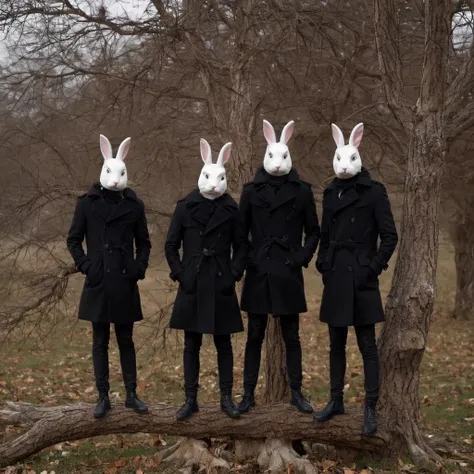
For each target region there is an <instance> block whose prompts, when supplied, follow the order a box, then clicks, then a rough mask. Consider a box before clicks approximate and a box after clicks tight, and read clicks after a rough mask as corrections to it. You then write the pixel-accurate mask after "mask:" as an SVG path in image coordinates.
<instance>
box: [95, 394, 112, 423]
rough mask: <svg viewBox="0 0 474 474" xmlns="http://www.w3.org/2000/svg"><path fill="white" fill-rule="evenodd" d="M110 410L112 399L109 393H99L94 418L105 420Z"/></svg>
mask: <svg viewBox="0 0 474 474" xmlns="http://www.w3.org/2000/svg"><path fill="white" fill-rule="evenodd" d="M109 410H110V399H109V393H108V392H100V393H99V401H98V403H97V406H96V407H95V408H94V418H104V416H105V415H106V414H107V412H108V411H109Z"/></svg>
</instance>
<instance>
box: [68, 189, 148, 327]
mask: <svg viewBox="0 0 474 474" xmlns="http://www.w3.org/2000/svg"><path fill="white" fill-rule="evenodd" d="M84 237H85V238H86V244H87V254H86V253H85V252H84V249H83V248H82V242H83V240H84ZM134 242H135V248H136V256H135V255H134ZM67 246H68V249H69V252H70V253H71V255H72V258H73V259H74V263H75V265H76V268H77V269H78V270H79V271H80V272H82V273H84V274H85V275H87V278H86V280H85V282H84V288H83V290H82V295H81V301H80V303H79V319H83V320H86V321H92V322H95V323H107V322H108V323H120V324H124V323H131V322H134V321H140V320H141V319H143V315H142V309H141V304H140V293H139V291H138V285H137V281H138V280H140V279H143V278H145V271H146V268H147V266H148V258H149V256H150V249H151V244H150V238H149V235H148V229H147V223H146V218H145V206H144V205H143V202H142V201H141V200H140V199H139V198H138V197H137V195H136V194H135V193H134V192H133V191H132V190H131V189H129V188H126V189H125V190H124V191H123V199H122V200H121V201H120V202H119V203H118V204H113V203H108V202H107V201H106V199H105V198H104V194H103V192H102V189H101V186H100V185H99V184H98V185H94V186H92V188H91V189H90V190H89V192H88V193H87V194H85V195H84V196H81V197H80V198H79V199H78V201H77V205H76V211H75V213H74V217H73V220H72V224H71V229H70V230H69V235H68V238H67Z"/></svg>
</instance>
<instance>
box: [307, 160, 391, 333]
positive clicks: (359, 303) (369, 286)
mask: <svg viewBox="0 0 474 474" xmlns="http://www.w3.org/2000/svg"><path fill="white" fill-rule="evenodd" d="M339 184H341V185H343V186H345V188H344V190H343V188H339V187H338V179H337V178H336V179H335V180H333V181H332V182H331V183H330V184H329V186H328V187H327V188H326V189H325V191H324V196H323V217H322V224H321V242H320V246H319V252H318V258H317V261H316V267H317V269H318V270H319V272H321V273H322V274H323V282H324V290H323V298H322V302H321V310H320V319H321V321H323V322H325V323H328V324H329V325H330V326H335V327H343V326H363V325H368V324H374V323H377V322H381V321H383V320H384V311H383V305H382V300H381V297H380V291H379V281H378V276H379V275H380V274H381V273H382V271H383V270H384V269H387V267H388V261H389V260H390V257H391V256H392V254H393V252H394V250H395V247H396V245H397V241H398V237H397V229H396V227H395V223H394V219H393V214H392V210H391V207H390V201H389V199H388V195H387V191H386V189H385V186H384V185H383V184H381V183H379V182H377V181H374V180H372V179H371V177H370V174H369V172H368V171H367V170H366V169H365V168H362V171H361V172H360V173H359V174H358V175H356V176H355V177H354V178H351V182H349V181H346V182H345V183H340V182H339ZM341 191H342V192H341ZM379 238H380V245H379V246H378V247H377V241H378V239H379Z"/></svg>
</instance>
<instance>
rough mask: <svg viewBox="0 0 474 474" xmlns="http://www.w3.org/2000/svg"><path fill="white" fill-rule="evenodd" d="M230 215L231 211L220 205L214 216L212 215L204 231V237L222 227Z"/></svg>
mask: <svg viewBox="0 0 474 474" xmlns="http://www.w3.org/2000/svg"><path fill="white" fill-rule="evenodd" d="M231 215H232V209H231V208H230V207H229V206H227V205H225V204H223V203H222V204H220V205H219V206H218V207H217V209H216V211H215V212H214V214H213V215H212V217H211V219H210V221H209V223H208V224H207V226H206V230H205V231H204V235H206V234H208V233H209V232H210V231H211V230H213V229H215V228H216V227H219V226H220V225H222V224H223V223H224V222H225V221H226V220H227V219H229V218H230V216H231Z"/></svg>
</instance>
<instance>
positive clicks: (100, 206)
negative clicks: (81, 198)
mask: <svg viewBox="0 0 474 474" xmlns="http://www.w3.org/2000/svg"><path fill="white" fill-rule="evenodd" d="M92 209H93V210H94V212H97V214H99V216H100V217H101V218H102V219H103V220H104V221H107V219H108V217H109V212H110V208H109V206H108V205H107V203H106V202H105V199H104V198H103V197H101V198H98V199H94V202H93V203H92Z"/></svg>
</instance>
